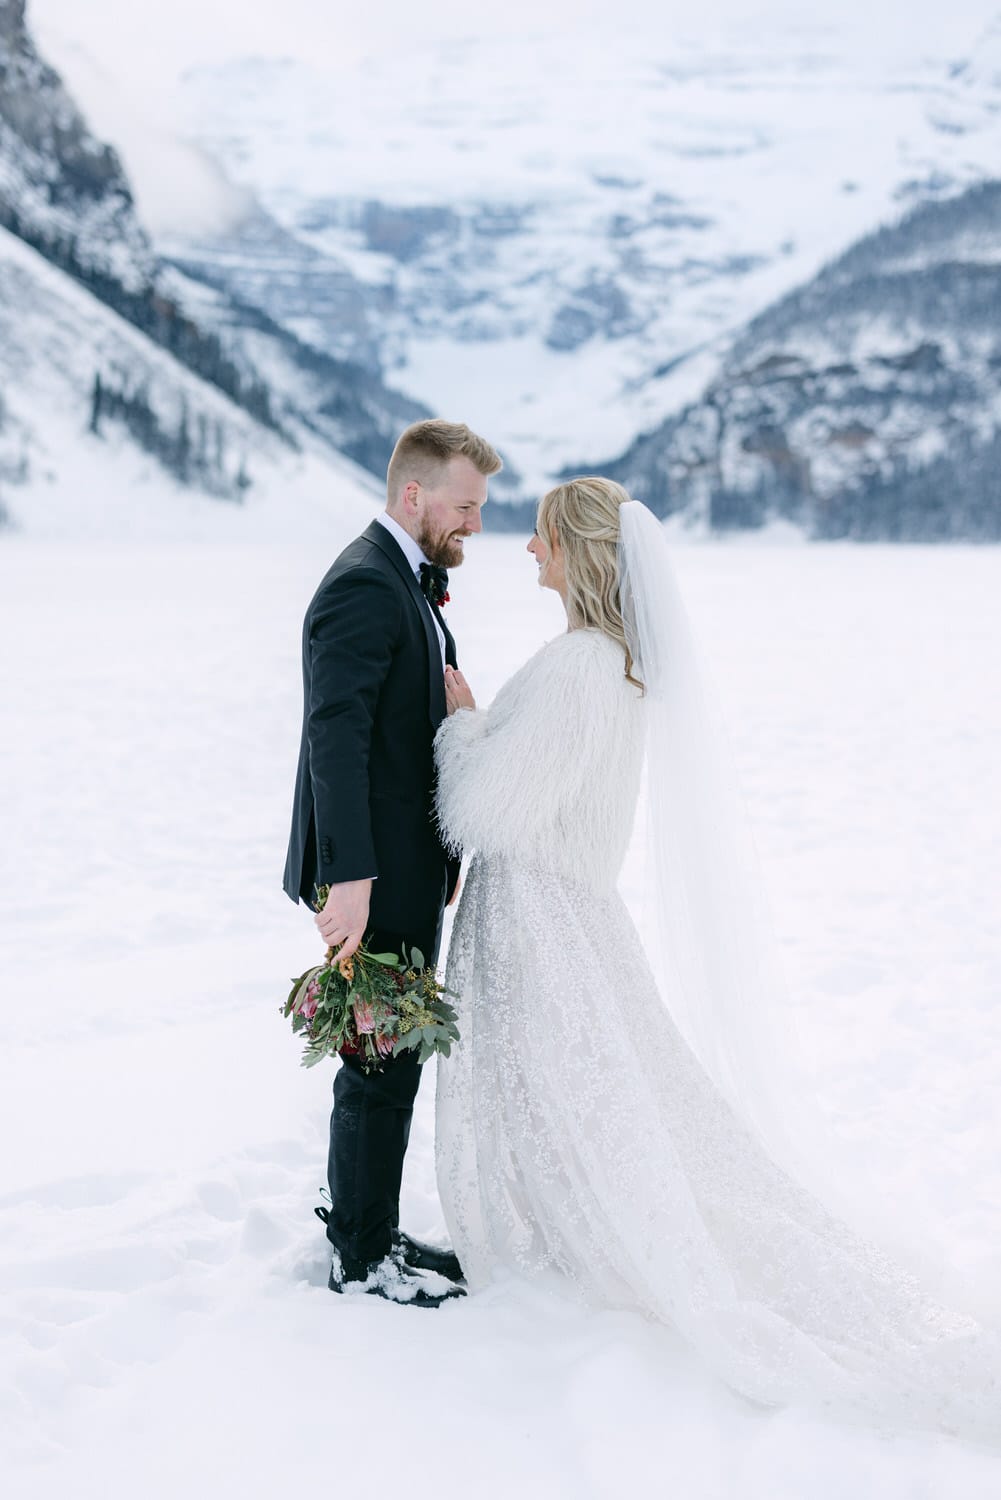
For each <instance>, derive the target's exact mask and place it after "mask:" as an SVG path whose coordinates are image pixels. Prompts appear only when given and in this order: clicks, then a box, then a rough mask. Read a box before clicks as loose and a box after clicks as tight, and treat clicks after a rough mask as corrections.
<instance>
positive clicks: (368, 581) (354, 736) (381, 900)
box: [284, 521, 458, 957]
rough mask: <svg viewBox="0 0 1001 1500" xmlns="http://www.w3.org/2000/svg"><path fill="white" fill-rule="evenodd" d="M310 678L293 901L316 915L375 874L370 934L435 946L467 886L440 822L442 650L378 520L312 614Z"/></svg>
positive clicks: (306, 633)
mask: <svg viewBox="0 0 1001 1500" xmlns="http://www.w3.org/2000/svg"><path fill="white" fill-rule="evenodd" d="M302 675H303V696H304V709H303V726H302V743H301V746H300V751H299V769H298V773H297V775H296V785H295V802H294V806H293V810H292V833H291V837H290V839H289V847H288V858H287V860H286V864H285V881H284V885H285V890H286V892H287V893H288V895H289V896H290V897H291V898H292V900H293V901H297V900H299V899H300V898H301V899H302V900H303V901H306V902H307V903H309V904H310V905H312V904H313V900H314V887H315V886H318V885H326V884H330V885H333V884H335V883H336V882H338V881H342V880H360V879H364V878H366V877H367V876H376V877H378V878H377V879H376V880H375V884H374V885H373V887H372V905H371V909H370V916H369V922H370V927H371V928H373V929H379V930H380V931H383V932H389V933H395V934H400V935H402V936H405V937H407V938H409V940H410V941H411V942H420V941H421V940H423V941H424V942H425V943H430V938H431V935H433V934H434V933H435V932H436V931H437V928H438V924H439V922H440V918H441V912H442V907H443V904H444V902H445V901H446V900H447V899H448V897H449V896H450V895H451V894H452V891H453V889H454V887H455V882H456V879H457V877H458V862H457V861H455V860H453V859H450V858H449V857H448V855H447V854H446V852H445V849H444V847H443V846H442V843H441V839H440V837H439V835H438V832H437V829H436V826H435V823H434V817H433V809H434V758H433V754H432V744H433V740H434V735H435V731H436V730H437V728H438V725H439V724H440V723H441V721H442V719H443V718H444V717H445V685H444V679H443V674H442V669H441V650H440V647H439V644H438V636H437V633H436V631H435V628H434V624H433V622H432V619H431V615H430V612H429V609H428V606H427V604H426V603H425V601H424V598H423V595H422V594H421V590H420V586H419V584H418V582H417V579H416V578H415V577H414V574H413V572H412V571H411V568H410V564H409V563H408V562H407V559H406V558H405V557H404V555H403V552H402V550H401V549H400V547H399V546H398V545H397V543H396V542H395V540H394V539H393V537H392V536H391V535H390V533H389V532H388V531H387V530H386V528H385V527H384V526H382V525H380V524H379V522H377V521H373V522H372V524H371V525H370V526H369V527H368V529H367V530H366V531H365V532H364V533H363V534H362V535H361V536H360V537H358V538H357V539H356V540H355V541H353V542H352V543H351V544H350V546H348V547H347V548H345V550H344V551H343V552H342V553H341V555H340V557H338V558H337V560H336V562H335V563H334V564H333V566H332V567H331V568H330V570H329V572H328V573H327V575H326V577H325V578H324V579H323V581H322V583H321V584H320V586H319V588H318V589H317V591H316V594H315V595H314V597H313V600H312V603H311V604H310V606H309V608H308V609H307V611H306V618H305V622H304V624H303V632H302ZM428 956H429V957H430V954H429V955H428Z"/></svg>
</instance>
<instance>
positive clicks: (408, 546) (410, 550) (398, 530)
mask: <svg viewBox="0 0 1001 1500" xmlns="http://www.w3.org/2000/svg"><path fill="white" fill-rule="evenodd" d="M375 519H376V520H377V521H378V522H379V525H380V526H385V528H386V530H387V531H388V532H389V534H390V536H391V537H392V538H393V540H394V541H395V542H397V543H398V544H399V548H400V551H401V552H402V553H403V555H404V557H405V558H406V559H407V562H408V563H409V564H410V566H411V568H413V570H414V572H415V573H417V574H419V573H420V570H421V563H426V562H427V561H428V559H427V558H426V557H425V556H424V552H423V550H422V548H421V546H420V543H419V542H415V541H414V539H413V537H412V536H411V535H410V532H409V531H404V529H403V527H402V526H401V525H400V523H399V521H395V520H394V519H393V517H392V516H391V515H389V513H388V512H387V511H380V513H379V514H378V515H377V516H376V518H375Z"/></svg>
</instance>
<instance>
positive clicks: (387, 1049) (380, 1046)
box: [375, 1031, 393, 1057]
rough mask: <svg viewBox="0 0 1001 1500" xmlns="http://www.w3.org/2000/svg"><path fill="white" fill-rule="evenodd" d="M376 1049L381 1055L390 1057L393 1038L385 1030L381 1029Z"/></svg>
mask: <svg viewBox="0 0 1001 1500" xmlns="http://www.w3.org/2000/svg"><path fill="white" fill-rule="evenodd" d="M375 1050H376V1051H377V1052H378V1054H379V1056H380V1057H388V1056H389V1054H390V1053H391V1052H392V1050H393V1038H392V1037H391V1036H389V1035H388V1034H387V1033H386V1032H385V1031H380V1032H379V1034H378V1036H377V1037H376V1039H375Z"/></svg>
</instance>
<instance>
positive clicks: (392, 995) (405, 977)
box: [282, 886, 459, 1072]
mask: <svg viewBox="0 0 1001 1500" xmlns="http://www.w3.org/2000/svg"><path fill="white" fill-rule="evenodd" d="M328 894H329V891H328V888H327V887H325V886H324V887H320V888H318V890H317V893H316V904H317V910H322V908H323V905H324V903H325V902H326V898H327V895H328ZM410 959H411V962H410V965H409V967H408V966H407V961H406V955H405V954H403V955H400V956H397V955H396V954H395V953H370V952H369V951H368V949H367V948H366V947H365V946H364V944H362V946H361V947H360V948H358V950H357V951H356V952H355V953H354V954H353V956H352V958H351V959H349V960H346V961H345V964H344V972H343V973H342V971H341V968H340V966H339V965H338V961H337V957H336V955H335V954H334V953H333V952H328V954H327V958H326V960H325V962H324V963H322V964H316V965H314V966H313V968H311V969H307V970H306V972H305V973H304V974H300V975H299V977H298V978H297V979H293V980H292V988H291V989H290V991H289V995H288V999H287V1000H286V1001H285V1004H284V1005H283V1007H282V1014H283V1015H284V1016H285V1017H286V1018H287V1019H290V1020H291V1023H292V1030H293V1032H294V1033H296V1034H299V1033H304V1034H305V1038H306V1045H305V1048H304V1050H303V1056H302V1064H303V1067H306V1068H312V1067H315V1066H316V1064H317V1063H318V1062H319V1061H320V1060H321V1059H322V1058H324V1057H335V1056H336V1055H337V1054H338V1053H341V1052H348V1053H352V1054H355V1055H358V1056H360V1057H361V1060H362V1067H363V1068H364V1069H365V1071H366V1072H378V1071H380V1070H381V1069H382V1067H383V1066H384V1063H385V1060H386V1058H387V1057H390V1056H393V1057H398V1056H399V1055H400V1054H401V1053H402V1052H412V1051H416V1052H417V1054H418V1061H420V1062H422V1063H424V1062H427V1061H428V1059H429V1058H431V1057H433V1056H434V1054H435V1053H436V1052H440V1053H441V1054H442V1055H443V1056H445V1057H448V1056H449V1054H450V1052H451V1046H452V1043H453V1042H457V1041H458V1040H459V1029H458V1026H457V1024H456V1012H455V1008H454V1006H452V1005H451V1004H450V1003H449V1001H448V999H447V998H446V997H447V995H448V994H449V993H450V992H449V991H448V990H446V989H445V988H444V987H443V986H442V984H441V983H440V981H439V979H438V975H437V973H436V971H435V970H434V969H432V968H427V967H426V966H425V964H424V955H423V954H422V953H421V952H420V950H419V949H418V948H414V949H412V950H411V955H410Z"/></svg>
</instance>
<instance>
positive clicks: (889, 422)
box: [605, 182, 1001, 541]
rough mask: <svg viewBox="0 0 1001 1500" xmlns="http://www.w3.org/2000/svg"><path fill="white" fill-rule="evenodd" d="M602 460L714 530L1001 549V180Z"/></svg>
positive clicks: (838, 284) (771, 331) (900, 228)
mask: <svg viewBox="0 0 1001 1500" xmlns="http://www.w3.org/2000/svg"><path fill="white" fill-rule="evenodd" d="M605 467H606V469H607V470H608V471H609V472H611V473H614V474H615V475H616V477H618V478H620V479H621V480H622V482H623V483H624V484H626V485H627V486H628V487H629V488H630V490H632V492H633V493H635V494H636V495H637V496H639V497H641V498H643V499H645V500H646V501H647V502H648V503H649V504H650V505H652V506H653V507H654V508H655V509H656V510H657V511H658V512H659V513H660V514H667V513H671V512H676V511H681V512H684V513H685V515H686V519H689V520H692V521H697V522H700V523H704V524H708V525H709V526H710V527H712V528H713V529H721V528H737V527H749V526H757V525H760V524H762V522H764V521H766V520H768V519H770V518H773V517H775V516H781V517H785V518H787V519H789V520H792V521H796V522H798V523H800V524H802V525H803V526H804V527H805V528H806V530H807V532H808V533H809V534H811V535H813V536H819V537H854V538H860V539H866V540H871V539H877V538H882V539H891V540H895V539H901V538H909V539H916V540H932V541H937V540H943V539H951V538H955V537H968V538H978V539H992V540H996V539H1001V182H990V183H983V184H980V185H978V186H976V187H972V188H968V189H967V190H966V192H964V193H961V194H959V195H958V196H957V197H955V198H949V199H945V200H943V201H942V202H931V203H926V204H923V205H922V206H920V207H918V208H915V209H914V210H912V212H911V213H910V214H908V215H907V216H906V217H905V218H904V219H903V220H902V221H901V222H900V223H899V224H897V225H894V226H892V227H889V228H886V229H883V230H880V231H878V232H877V233H875V234H873V235H870V236H867V237H866V238H865V239H863V240H862V241H861V242H860V243H859V244H857V245H855V246H854V247H853V248H852V249H851V250H849V251H848V252H847V253H846V254H844V255H843V256H840V257H839V258H838V259H837V260H835V261H834V262H833V263H832V264H831V265H830V266H828V267H826V268H825V269H824V271H822V272H821V274H820V275H819V276H817V277H815V278H814V279H813V280H812V281H810V282H808V283H807V285H806V286H804V287H802V288H799V289H797V290H796V291H794V292H792V293H791V294H790V295H789V296H787V297H785V298H783V299H782V300H781V301H779V302H778V303H777V304H776V305H775V306H773V307H771V308H769V309H768V310H767V311H766V312H764V313H762V314H761V316H759V317H758V318H756V319H755V320H754V321H753V322H752V323H751V324H750V325H749V327H748V328H747V329H746V330H745V331H744V332H743V333H742V334H741V335H740V336H739V337H738V338H737V339H736V341H735V342H734V344H733V346H732V348H731V350H730V352H729V353H728V355H727V357H726V359H725V360H724V363H723V368H722V370H721V372H720V374H719V376H718V377H717V378H716V379H715V380H714V381H713V382H712V383H711V384H710V385H709V387H708V388H707V390H706V391H705V393H704V394H703V396H702V397H701V398H700V399H699V400H698V401H696V402H693V403H692V404H690V405H689V406H687V407H686V408H685V409H684V410H683V411H682V412H681V413H680V414H679V415H678V416H676V417H672V418H671V419H669V420H668V421H667V422H666V423H664V424H663V425H661V426H660V427H658V428H657V429H656V430H655V431H653V432H652V433H650V434H648V435H646V436H644V437H642V438H640V439H639V440H637V442H635V443H634V444H633V445H632V446H631V448H630V449H629V451H628V452H627V453H626V454H625V455H624V456H623V458H622V459H621V460H619V461H618V462H616V463H613V464H608V465H606V466H605Z"/></svg>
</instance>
